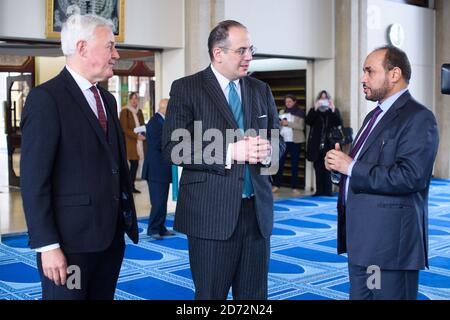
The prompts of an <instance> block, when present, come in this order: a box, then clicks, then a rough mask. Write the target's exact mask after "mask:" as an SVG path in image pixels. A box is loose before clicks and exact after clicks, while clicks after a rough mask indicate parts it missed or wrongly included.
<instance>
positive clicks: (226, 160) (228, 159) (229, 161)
mask: <svg viewBox="0 0 450 320" xmlns="http://www.w3.org/2000/svg"><path fill="white" fill-rule="evenodd" d="M231 148H232V143H229V144H228V147H227V157H226V159H225V169H231Z"/></svg>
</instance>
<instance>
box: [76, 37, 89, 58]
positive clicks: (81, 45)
mask: <svg viewBox="0 0 450 320" xmlns="http://www.w3.org/2000/svg"><path fill="white" fill-rule="evenodd" d="M86 47H87V41H86V40H80V41H78V42H77V53H78V55H80V56H81V57H85V56H86Z"/></svg>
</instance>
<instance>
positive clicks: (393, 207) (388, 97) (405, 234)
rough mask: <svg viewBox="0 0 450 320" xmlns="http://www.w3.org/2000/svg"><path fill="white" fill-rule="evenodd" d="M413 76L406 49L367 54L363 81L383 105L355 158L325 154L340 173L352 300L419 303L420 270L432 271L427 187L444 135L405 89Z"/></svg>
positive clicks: (341, 243)
mask: <svg viewBox="0 0 450 320" xmlns="http://www.w3.org/2000/svg"><path fill="white" fill-rule="evenodd" d="M410 78H411V65H410V63H409V60H408V57H407V56H406V54H405V52H403V51H402V50H400V49H398V48H396V47H393V46H385V47H381V48H379V49H376V50H374V51H373V52H372V53H370V54H369V55H368V56H367V58H366V61H365V63H364V68H363V76H362V79H361V82H362V84H363V89H364V94H365V95H366V99H367V100H370V101H376V102H378V106H377V107H376V108H375V109H374V110H373V111H372V112H370V113H369V114H368V115H367V117H366V119H365V121H364V123H363V126H362V128H361V130H360V131H359V132H358V135H357V136H356V139H355V142H354V145H353V146H352V149H351V150H350V155H346V154H345V153H343V152H342V151H341V150H340V148H339V145H338V144H336V146H335V149H334V150H330V151H329V152H328V153H327V155H326V157H325V163H326V167H327V169H329V170H332V171H334V173H333V174H336V173H340V174H341V180H340V192H339V200H338V253H344V252H347V253H348V264H349V266H348V268H349V278H350V299H381V300H391V299H416V298H417V292H418V279H419V270H420V269H424V268H425V267H428V190H429V186H430V179H431V173H432V171H433V164H434V160H435V157H436V153H437V149H438V143H439V137H438V129H437V124H436V119H435V117H434V115H433V113H432V112H431V111H430V110H429V109H428V108H427V107H425V106H423V105H422V104H420V103H419V102H417V101H416V100H415V99H414V98H413V97H412V96H411V94H410V93H409V91H408V84H409V81H410ZM375 273H376V274H375ZM372 280H374V281H372ZM375 280H376V281H375ZM377 280H380V282H378V281H377Z"/></svg>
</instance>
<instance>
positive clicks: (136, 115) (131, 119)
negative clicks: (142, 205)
mask: <svg viewBox="0 0 450 320" xmlns="http://www.w3.org/2000/svg"><path fill="white" fill-rule="evenodd" d="M120 125H121V126H122V129H123V132H124V134H125V142H126V147H127V159H128V161H129V162H130V182H131V190H132V191H133V192H134V193H141V192H140V191H139V190H137V189H136V187H135V185H134V182H135V181H136V173H137V169H138V166H139V160H143V159H144V154H145V151H144V147H145V145H144V142H145V134H144V132H142V133H136V132H135V130H134V129H135V128H138V127H142V126H145V122H144V115H143V114H142V110H141V109H139V97H138V94H137V93H136V92H131V93H130V95H129V97H128V105H127V106H125V107H123V108H122V111H120Z"/></svg>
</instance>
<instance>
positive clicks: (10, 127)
mask: <svg viewBox="0 0 450 320" xmlns="http://www.w3.org/2000/svg"><path fill="white" fill-rule="evenodd" d="M32 83H33V82H32V77H31V75H20V76H12V77H7V78H6V89H7V102H6V105H5V112H4V114H5V133H6V144H7V149H8V182H9V185H10V186H16V187H19V185H20V181H19V177H20V172H19V161H18V160H19V156H18V153H15V151H17V150H20V144H21V132H20V120H21V117H22V110H23V107H24V105H25V100H26V98H27V96H28V93H29V92H30V89H31V87H32Z"/></svg>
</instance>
